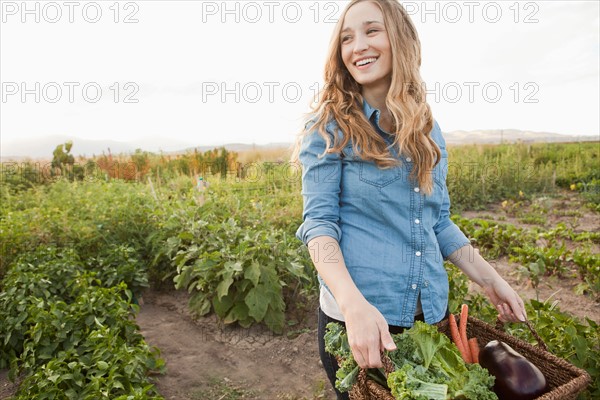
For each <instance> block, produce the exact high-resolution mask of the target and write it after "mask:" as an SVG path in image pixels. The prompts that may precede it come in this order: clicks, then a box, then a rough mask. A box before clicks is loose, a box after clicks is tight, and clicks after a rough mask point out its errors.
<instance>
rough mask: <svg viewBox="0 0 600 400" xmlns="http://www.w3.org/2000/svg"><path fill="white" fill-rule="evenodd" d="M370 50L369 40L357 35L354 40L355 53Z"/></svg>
mask: <svg viewBox="0 0 600 400" xmlns="http://www.w3.org/2000/svg"><path fill="white" fill-rule="evenodd" d="M368 48H369V43H368V39H367V38H366V37H365V36H363V35H357V36H356V38H355V39H354V52H355V53H357V54H358V53H362V52H364V51H365V50H367V49H368Z"/></svg>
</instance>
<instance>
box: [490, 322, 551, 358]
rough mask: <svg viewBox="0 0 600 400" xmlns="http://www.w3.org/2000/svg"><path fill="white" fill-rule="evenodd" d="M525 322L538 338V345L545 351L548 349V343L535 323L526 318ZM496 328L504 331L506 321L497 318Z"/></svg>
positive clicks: (536, 338)
mask: <svg viewBox="0 0 600 400" xmlns="http://www.w3.org/2000/svg"><path fill="white" fill-rule="evenodd" d="M523 323H524V324H525V325H526V326H527V327H528V328H529V330H530V331H531V334H532V335H533V337H534V338H535V340H537V346H538V347H539V348H540V349H542V350H544V351H548V346H546V343H544V341H543V340H542V338H541V337H540V335H539V334H538V333H537V331H536V330H535V328H534V327H533V325H531V322H530V321H529V320H525V321H524V322H523ZM496 329H498V330H499V331H504V322H502V321H501V320H500V318H498V319H496Z"/></svg>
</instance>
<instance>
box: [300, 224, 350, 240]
mask: <svg viewBox="0 0 600 400" xmlns="http://www.w3.org/2000/svg"><path fill="white" fill-rule="evenodd" d="M317 236H331V237H332V238H334V239H335V240H337V241H338V243H339V242H340V239H341V237H342V230H341V229H340V227H339V226H338V225H337V224H336V223H333V222H331V221H327V220H319V219H307V220H305V221H304V222H303V223H302V224H301V225H300V227H299V228H298V230H297V231H296V237H297V238H298V239H299V240H301V241H302V242H303V243H304V244H305V245H308V242H310V241H311V240H312V239H313V238H316V237H317Z"/></svg>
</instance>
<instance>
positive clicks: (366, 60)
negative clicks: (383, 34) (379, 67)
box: [356, 57, 377, 67]
mask: <svg viewBox="0 0 600 400" xmlns="http://www.w3.org/2000/svg"><path fill="white" fill-rule="evenodd" d="M375 61H377V59H376V58H375V57H373V58H365V59H364V60H361V61H359V62H357V63H356V66H357V67H362V66H363V65H367V64H369V63H372V62H375Z"/></svg>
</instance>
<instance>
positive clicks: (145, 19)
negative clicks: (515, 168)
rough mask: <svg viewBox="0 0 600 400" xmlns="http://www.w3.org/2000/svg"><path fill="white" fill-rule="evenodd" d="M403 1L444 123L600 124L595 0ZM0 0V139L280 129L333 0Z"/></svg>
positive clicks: (311, 65) (202, 136)
mask: <svg viewBox="0 0 600 400" xmlns="http://www.w3.org/2000/svg"><path fill="white" fill-rule="evenodd" d="M402 3H403V4H404V5H405V7H406V8H407V10H408V11H409V13H410V14H411V15H412V18H413V21H414V23H415V25H416V26H417V30H418V32H419V35H420V38H421V43H422V49H423V65H422V68H421V73H422V76H423V79H424V80H425V82H426V84H427V87H428V90H429V94H428V98H427V99H428V102H429V104H430V105H431V107H432V109H433V112H434V117H435V118H436V119H437V120H438V121H439V124H440V126H441V127H442V130H443V131H453V130H460V129H464V130H475V129H510V128H514V129H521V130H533V131H544V132H556V133H562V134H569V135H598V134H599V120H600V118H599V111H598V110H599V109H600V104H599V97H600V93H599V87H600V82H599V59H600V54H599V49H600V39H599V35H600V33H599V31H600V28H599V15H600V10H599V4H600V2H598V1H551V2H550V1H531V2H527V1H520V2H516V1H499V2H487V1H465V2H461V1H458V2H452V1H440V2H436V1H427V2H422V1H418V2H402ZM0 4H1V11H2V24H1V28H0V81H1V82H2V88H1V89H2V93H1V97H2V98H1V103H0V107H1V109H0V121H1V122H0V133H1V140H2V143H7V142H10V141H12V140H15V139H18V138H36V137H39V136H45V135H57V134H61V135H72V136H77V137H82V138H89V139H114V140H123V141H127V140H134V139H142V138H144V137H156V136H160V137H167V138H169V139H170V140H172V141H183V142H186V143H190V144H194V145H213V144H222V143H229V142H244V143H257V144H263V143H269V142H289V141H292V139H293V137H294V135H295V134H296V132H297V131H298V129H299V128H300V126H301V120H302V117H303V113H305V112H307V111H309V103H310V101H311V99H312V98H313V97H314V95H315V93H316V91H317V90H318V89H319V88H320V87H321V86H322V75H323V66H324V61H325V54H326V51H327V47H328V43H329V39H330V36H331V32H332V30H333V27H334V22H335V21H336V20H337V17H338V16H339V14H340V12H341V10H342V8H343V7H344V6H345V4H347V1H319V2H317V1H258V2H253V1H227V2H223V1H197V0H189V1H162V0H156V1H154V0H152V1H150V0H142V1H140V0H137V1H131V2H127V1H120V2H118V3H116V2H115V1H96V2H88V1H73V2H70V3H69V2H63V1H57V2H46V1H27V2H26V3H25V7H24V6H23V4H24V3H23V2H22V1H1V2H0ZM36 19H37V20H36ZM98 89H100V90H101V92H99V91H98Z"/></svg>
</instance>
